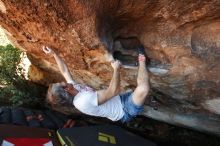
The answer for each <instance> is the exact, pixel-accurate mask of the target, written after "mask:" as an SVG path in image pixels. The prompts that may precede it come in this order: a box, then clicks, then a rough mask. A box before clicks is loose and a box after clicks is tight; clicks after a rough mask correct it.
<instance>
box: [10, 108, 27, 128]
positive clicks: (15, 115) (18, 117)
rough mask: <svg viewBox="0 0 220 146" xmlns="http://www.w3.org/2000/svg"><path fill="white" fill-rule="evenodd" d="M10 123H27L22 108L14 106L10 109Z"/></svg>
mask: <svg viewBox="0 0 220 146" xmlns="http://www.w3.org/2000/svg"><path fill="white" fill-rule="evenodd" d="M11 117H12V123H13V124H15V125H28V124H27V121H26V116H25V114H24V112H23V110H22V109H20V108H15V109H12V111H11Z"/></svg>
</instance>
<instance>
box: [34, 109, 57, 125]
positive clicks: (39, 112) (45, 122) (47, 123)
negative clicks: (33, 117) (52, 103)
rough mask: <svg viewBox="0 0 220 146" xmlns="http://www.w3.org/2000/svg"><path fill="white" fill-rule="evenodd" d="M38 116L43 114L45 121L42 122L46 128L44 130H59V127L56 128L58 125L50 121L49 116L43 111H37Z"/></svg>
mask: <svg viewBox="0 0 220 146" xmlns="http://www.w3.org/2000/svg"><path fill="white" fill-rule="evenodd" d="M36 114H37V115H38V114H41V115H42V117H43V120H42V121H40V123H41V125H42V126H43V127H44V128H48V129H58V127H57V126H56V124H55V123H54V122H53V121H52V120H51V119H50V118H48V117H47V115H45V114H44V113H43V112H42V111H37V112H36Z"/></svg>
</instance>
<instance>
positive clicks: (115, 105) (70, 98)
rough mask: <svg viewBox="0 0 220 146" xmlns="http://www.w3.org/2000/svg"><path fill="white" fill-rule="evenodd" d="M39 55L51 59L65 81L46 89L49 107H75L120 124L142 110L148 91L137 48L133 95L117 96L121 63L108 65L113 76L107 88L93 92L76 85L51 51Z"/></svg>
mask: <svg viewBox="0 0 220 146" xmlns="http://www.w3.org/2000/svg"><path fill="white" fill-rule="evenodd" d="M43 51H44V52H45V53H46V54H48V55H49V54H51V55H52V56H53V57H54V58H55V60H56V63H57V65H58V67H59V70H60V72H61V73H62V75H63V77H64V78H65V80H66V83H64V82H62V83H54V84H51V85H50V86H49V89H48V93H47V101H48V102H49V103H50V104H51V105H58V106H75V108H76V109H78V110H79V111H80V112H82V113H84V114H87V115H92V116H98V117H106V118H108V119H110V120H112V121H119V120H121V121H122V122H128V121H129V120H131V119H132V118H133V117H135V116H136V115H138V114H139V113H140V112H142V111H143V110H144V108H143V104H144V101H145V99H146V97H147V95H148V93H149V89H150V86H149V76H148V72H147V69H146V63H145V62H146V58H145V55H144V54H145V53H144V48H139V56H138V61H139V68H138V76H137V87H136V89H135V90H134V91H133V92H127V93H123V94H119V86H120V73H119V70H120V65H121V63H120V62H119V61H118V60H115V61H112V62H111V66H112V68H113V75H112V79H111V81H110V85H109V87H108V88H107V89H104V90H98V91H95V90H93V89H92V88H90V87H88V86H85V85H82V84H78V83H76V82H75V81H74V80H73V79H72V76H71V74H70V71H69V70H68V68H67V66H66V64H65V63H64V62H63V60H62V59H61V58H60V57H59V56H58V55H57V54H56V53H55V52H54V51H53V50H52V49H50V48H49V47H43Z"/></svg>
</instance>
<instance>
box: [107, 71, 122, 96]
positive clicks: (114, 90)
mask: <svg viewBox="0 0 220 146" xmlns="http://www.w3.org/2000/svg"><path fill="white" fill-rule="evenodd" d="M119 89H120V73H119V69H115V70H114V72H113V75H112V79H111V82H110V84H109V87H108V89H107V90H108V91H109V92H110V93H111V96H115V95H117V94H119V91H120V90H119Z"/></svg>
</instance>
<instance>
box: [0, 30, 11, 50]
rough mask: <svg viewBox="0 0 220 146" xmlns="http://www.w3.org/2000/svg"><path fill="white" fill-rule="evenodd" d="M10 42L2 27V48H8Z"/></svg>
mask: <svg viewBox="0 0 220 146" xmlns="http://www.w3.org/2000/svg"><path fill="white" fill-rule="evenodd" d="M9 43H10V42H9V40H8V38H7V37H6V35H5V33H4V31H3V29H2V28H1V27H0V46H6V45H7V44H9Z"/></svg>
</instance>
